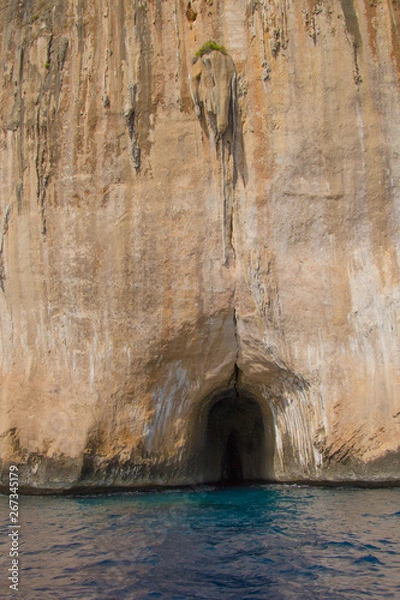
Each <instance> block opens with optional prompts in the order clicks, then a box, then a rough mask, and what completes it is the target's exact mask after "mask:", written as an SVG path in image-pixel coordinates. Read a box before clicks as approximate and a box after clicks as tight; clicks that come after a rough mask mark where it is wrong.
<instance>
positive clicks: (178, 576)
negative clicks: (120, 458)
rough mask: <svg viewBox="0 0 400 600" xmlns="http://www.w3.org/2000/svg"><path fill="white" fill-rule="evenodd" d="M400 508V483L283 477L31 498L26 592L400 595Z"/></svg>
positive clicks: (24, 539) (43, 595) (23, 513)
mask: <svg viewBox="0 0 400 600" xmlns="http://www.w3.org/2000/svg"><path fill="white" fill-rule="evenodd" d="M0 500H1V501H2V502H1V519H2V520H1V524H2V526H1V530H0V535H1V536H2V540H3V541H5V540H6V539H7V526H8V512H7V502H6V498H5V497H2V498H0ZM399 504H400V489H398V488H393V489H370V490H368V489H359V488H319V487H318V488H312V487H298V486H272V485H271V486H268V485H267V486H249V487H240V488H232V489H229V488H216V489H214V488H211V487H207V488H202V489H196V490H191V491H188V490H184V491H177V490H174V491H165V492H157V493H145V492H141V493H121V494H115V495H113V494H109V495H103V496H81V497H20V524H21V534H20V559H21V567H22V568H21V573H20V597H22V598H24V600H31V599H32V600H33V599H35V598H40V599H41V600H47V599H49V600H50V599H51V600H54V599H60V600H61V599H62V600H76V599H77V598H81V599H84V600H91V599H93V600H102V599H110V600H111V599H114V598H118V599H135V600H136V599H142V598H143V599H144V598H163V599H171V600H179V599H182V600H188V599H191V598H193V599H207V600H214V599H215V600H220V599H235V600H254V599H270V600H275V599H276V600H280V599H282V600H292V599H293V600H294V599H296V600H301V599H304V600H310V599H312V600H314V599H316V600H319V599H321V600H324V599H326V600H336V599H337V600H339V599H349V600H351V599H354V600H356V599H357V600H358V599H360V598H373V599H375V600H376V599H377V598H379V599H381V598H400V579H399V573H400V513H399V511H398V506H399ZM2 547H3V548H5V549H4V551H3V552H2V556H1V562H0V568H1V570H2V575H1V577H2V580H1V582H0V583H1V589H2V590H7V587H8V586H7V582H6V575H7V573H6V571H7V567H8V557H7V543H6V542H5V544H2ZM6 595H7V594H6Z"/></svg>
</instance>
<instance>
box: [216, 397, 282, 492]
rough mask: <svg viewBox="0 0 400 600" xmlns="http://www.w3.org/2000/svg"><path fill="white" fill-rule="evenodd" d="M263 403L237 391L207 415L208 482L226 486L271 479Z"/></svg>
mask: <svg viewBox="0 0 400 600" xmlns="http://www.w3.org/2000/svg"><path fill="white" fill-rule="evenodd" d="M266 437H270V436H266V427H265V423H264V417H263V413H262V410H261V407H260V405H259V403H258V402H257V401H256V400H254V399H253V398H251V397H249V396H247V395H240V394H238V392H237V391H236V390H229V391H227V392H225V393H224V394H221V395H219V396H218V398H217V399H216V400H215V402H214V403H213V404H212V406H211V408H210V410H209V413H208V418H207V429H206V437H205V452H204V459H205V464H204V475H205V481H207V482H213V483H221V484H224V485H238V484H241V483H246V482H252V481H262V480H265V479H267V478H268V473H269V471H270V469H269V468H268V461H269V458H268V457H270V458H271V457H272V454H273V452H272V447H271V439H270V440H267V439H266Z"/></svg>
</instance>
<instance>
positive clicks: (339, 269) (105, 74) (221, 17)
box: [0, 0, 400, 489]
mask: <svg viewBox="0 0 400 600" xmlns="http://www.w3.org/2000/svg"><path fill="white" fill-rule="evenodd" d="M0 14H1V19H0V48H1V50H0V52H1V55H0V56H1V59H0V60H1V63H0V65H1V70H0V74H1V78H2V85H1V87H0V106H1V110H0V173H1V178H0V189H1V195H0V209H1V214H0V316H1V324H0V334H1V362H0V370H1V371H0V376H1V396H0V402H1V421H0V427H1V430H0V455H1V459H2V469H3V483H6V482H7V468H8V465H9V464H10V463H13V464H18V465H19V466H20V481H21V484H23V485H25V486H26V489H28V488H30V489H33V488H40V489H45V488H48V489H55V488H59V489H64V488H69V487H74V486H75V487H76V486H101V485H110V486H119V485H126V486H141V485H153V484H161V485H166V484H192V483H198V482H203V481H209V480H218V479H227V480H232V479H235V478H239V479H240V477H245V478H247V477H250V478H267V479H272V480H274V479H276V480H280V481H285V480H321V481H323V480H335V481H340V480H347V481H349V480H351V481H353V480H362V481H367V482H368V481H369V482H371V481H397V482H398V481H399V479H400V476H399V473H400V459H399V439H400V435H399V432H400V395H399V390H400V385H399V384H400V377H399V373H400V370H399V356H400V347H399V346H400V341H399V340H400V336H399V302H400V286H399V281H400V277H399V275H400V274H399V248H400V240H399V231H400V198H399V193H400V192H399V190H400V83H399V81H400V45H399V39H400V36H399V34H400V6H399V4H398V2H394V1H391V2H389V1H386V0H382V1H377V2H373V3H371V2H369V1H366V0H332V1H331V2H329V3H326V2H321V1H319V0H299V2H287V1H286V0H270V1H266V0H265V1H257V2H255V1H254V0H249V1H246V2H243V1H242V0H224V1H223V2H218V3H216V2H209V1H208V0H192V2H190V3H187V2H182V1H179V2H178V1H173V2H159V1H156V0H154V1H149V2H142V1H139V0H134V1H132V2H131V1H130V2H127V1H125V0H121V1H120V2H119V3H111V2H107V1H106V0H103V1H101V2H93V3H89V2H85V1H84V0H74V1H72V0H63V1H61V0H59V1H50V0H40V1H39V0H32V2H29V3H28V2H21V1H18V0H11V1H10V0H7V2H6V1H5V0H4V1H0ZM209 40H216V41H217V42H218V43H219V44H221V45H222V46H224V47H225V48H226V49H227V52H228V54H224V53H223V52H220V51H212V52H210V53H208V54H206V55H204V56H202V57H199V58H198V60H197V62H196V63H195V64H193V62H192V59H193V57H194V56H195V55H196V52H198V50H199V48H200V47H201V46H202V45H203V44H204V43H205V42H207V41H209ZM203 59H204V60H203ZM207 61H209V62H207ZM189 76H191V79H192V90H191V86H190V77H189ZM221 90H222V93H221ZM193 99H194V104H193ZM196 106H197V113H198V116H200V117H201V119H200V122H199V119H198V116H197V115H196ZM202 120H204V123H203V122H202ZM230 409H231V410H230Z"/></svg>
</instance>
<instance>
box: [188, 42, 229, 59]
mask: <svg viewBox="0 0 400 600" xmlns="http://www.w3.org/2000/svg"><path fill="white" fill-rule="evenodd" d="M213 50H218V52H222V54H228V52H227V50H226V48H224V46H221V44H217V42H214V40H209V41H208V42H206V43H205V44H203V45H202V46H201V48H199V49H198V50H197V52H196V56H197V58H201V57H202V56H204V54H210V52H212V51H213Z"/></svg>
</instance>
